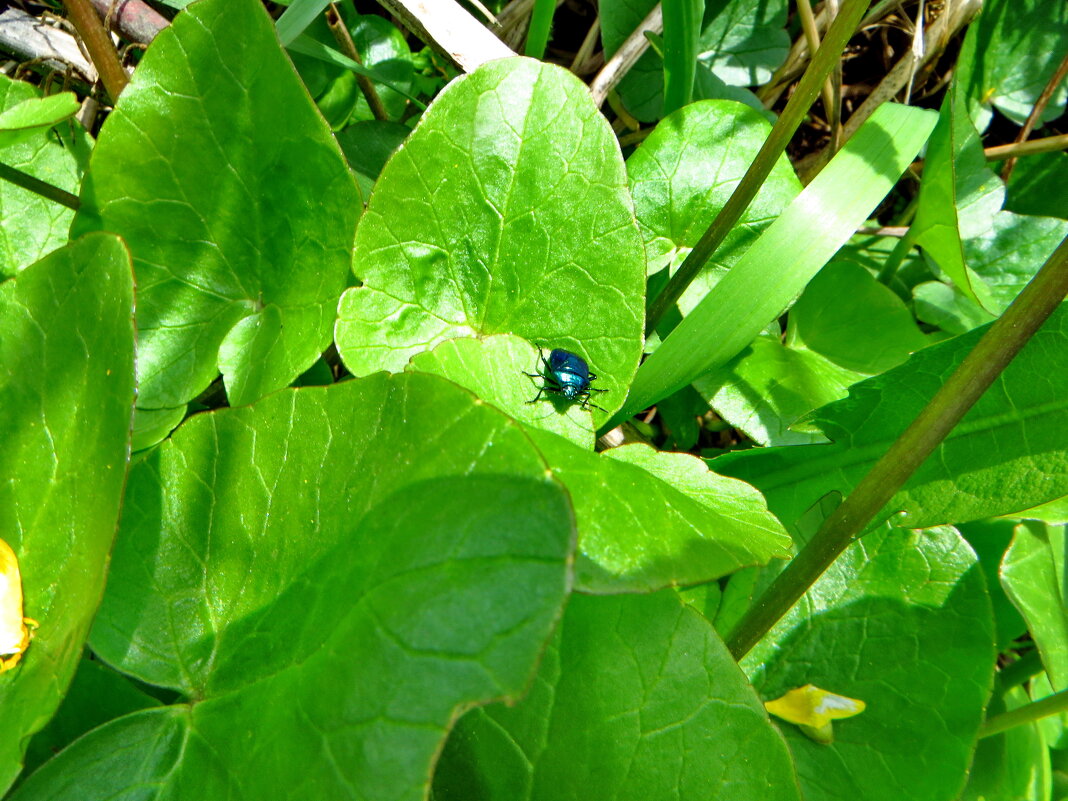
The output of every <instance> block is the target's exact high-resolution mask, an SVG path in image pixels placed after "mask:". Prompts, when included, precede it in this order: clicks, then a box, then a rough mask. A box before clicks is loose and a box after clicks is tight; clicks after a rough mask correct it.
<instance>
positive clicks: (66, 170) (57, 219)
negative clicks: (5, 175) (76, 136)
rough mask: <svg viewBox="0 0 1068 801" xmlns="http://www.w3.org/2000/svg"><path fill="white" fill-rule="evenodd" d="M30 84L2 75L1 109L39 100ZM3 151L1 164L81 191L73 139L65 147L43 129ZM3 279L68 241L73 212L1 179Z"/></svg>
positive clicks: (0, 257)
mask: <svg viewBox="0 0 1068 801" xmlns="http://www.w3.org/2000/svg"><path fill="white" fill-rule="evenodd" d="M36 96H37V95H36V93H35V91H34V89H33V87H32V86H30V85H29V84H27V83H24V82H22V81H12V80H11V79H10V78H8V77H7V76H6V75H0V110H8V109H11V108H14V107H15V106H18V105H20V104H22V103H26V102H28V101H32V100H33V99H34V98H35V97H36ZM31 134H32V135H30V136H25V137H20V141H18V142H16V143H15V144H12V145H10V146H8V147H5V148H3V152H2V153H0V160H2V161H3V163H4V164H7V165H8V166H11V167H14V168H15V169H17V170H21V171H22V172H25V173H28V174H29V175H32V176H33V177H34V178H38V179H40V180H42V181H47V182H48V183H50V184H52V185H53V186H57V187H59V188H60V189H63V190H66V191H67V192H77V191H78V183H79V181H80V180H81V170H80V169H79V167H78V162H77V160H76V157H75V153H74V152H73V146H74V142H73V140H71V139H70V138H69V137H68V138H67V139H65V140H64V144H60V142H57V141H55V140H54V139H51V138H49V136H48V135H47V133H46V132H44V131H31ZM0 215H2V217H3V222H4V224H3V225H2V226H0V278H4V277H7V276H11V275H14V274H15V273H17V272H18V271H19V270H21V269H23V268H25V267H27V266H28V265H30V264H32V263H33V262H35V261H37V260H38V259H39V258H41V257H42V256H44V255H45V254H46V253H48V252H49V251H52V250H54V249H56V248H58V247H60V246H61V245H63V244H64V243H66V241H67V229H68V228H69V227H70V221H71V219H72V218H73V217H74V212H73V211H71V210H70V209H67V208H64V207H63V206H60V205H59V204H57V203H53V202H52V201H51V200H47V199H45V198H43V197H41V196H40V195H37V194H35V193H33V192H30V191H29V190H27V189H23V188H22V187H20V186H16V185H15V184H13V183H10V182H8V181H0Z"/></svg>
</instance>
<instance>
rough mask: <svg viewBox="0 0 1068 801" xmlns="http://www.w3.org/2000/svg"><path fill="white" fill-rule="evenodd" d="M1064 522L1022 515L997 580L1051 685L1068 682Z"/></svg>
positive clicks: (1059, 686) (1058, 687)
mask: <svg viewBox="0 0 1068 801" xmlns="http://www.w3.org/2000/svg"><path fill="white" fill-rule="evenodd" d="M1064 535H1065V527H1064V526H1051V525H1047V524H1045V523H1041V522H1039V521H1037V520H1026V521H1024V522H1022V523H1020V524H1019V525H1018V526H1016V529H1015V532H1014V536H1013V538H1012V544H1011V545H1010V546H1009V549H1008V550H1007V551H1006V552H1005V558H1004V559H1003V560H1002V563H1001V584H1002V586H1003V587H1004V588H1005V593H1006V594H1007V595H1008V596H1009V598H1011V599H1012V602H1013V603H1014V604H1016V608H1017V609H1019V610H1020V614H1022V615H1023V617H1024V620H1026V621H1027V628H1028V630H1029V631H1030V632H1031V637H1032V639H1034V641H1035V644H1036V645H1037V646H1038V651H1039V653H1040V654H1041V655H1042V664H1043V665H1044V666H1045V668H1046V673H1047V674H1048V675H1049V678H1050V682H1051V683H1052V684H1053V687H1054V689H1056V690H1058V691H1059V690H1063V689H1065V688H1068V617H1066V616H1065V611H1064V610H1065V607H1066V605H1068V593H1066V588H1065V586H1064V581H1065V577H1064V569H1065V561H1064V555H1065V554H1064V549H1065V545H1066V542H1065V536H1064Z"/></svg>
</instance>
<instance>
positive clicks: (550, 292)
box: [336, 59, 645, 408]
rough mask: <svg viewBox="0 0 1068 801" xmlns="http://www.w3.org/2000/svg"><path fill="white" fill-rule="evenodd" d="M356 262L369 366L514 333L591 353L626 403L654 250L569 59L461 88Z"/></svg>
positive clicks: (372, 210)
mask: <svg viewBox="0 0 1068 801" xmlns="http://www.w3.org/2000/svg"><path fill="white" fill-rule="evenodd" d="M353 269H354V271H355V273H356V276H357V278H359V279H360V280H361V281H362V282H363V285H362V286H360V287H357V288H353V289H350V290H349V291H348V292H346V293H345V296H344V297H343V298H342V301H341V304H340V308H339V320H338V323H337V330H336V338H337V344H338V350H339V351H340V353H341V356H342V358H343V359H344V361H345V364H346V366H347V367H348V368H349V369H350V370H352V371H353V372H354V373H356V374H357V375H364V374H366V373H368V372H371V371H374V370H379V369H383V368H384V369H389V370H400V369H401V368H403V367H404V365H405V364H406V363H407V361H408V359H409V358H410V357H412V356H413V355H415V354H417V353H420V352H422V351H425V350H429V349H430V348H431V347H433V346H434V345H436V344H437V343H438V342H441V341H442V340H444V339H448V338H452V337H457V336H469V335H472V334H475V335H486V334H500V333H513V334H517V335H519V336H522V337H524V338H526V339H527V340H529V341H531V342H537V343H539V344H544V345H547V346H550V347H563V348H566V349H568V350H570V351H573V352H575V353H578V354H579V355H581V356H583V357H584V358H585V359H586V361H587V362H589V365H590V369H591V370H592V371H593V372H595V373H597V374H599V375H600V376H602V386H603V387H604V388H606V389H608V390H610V391H609V393H608V394H606V395H602V396H601V400H600V401H599V405H602V406H605V407H606V408H615V407H618V406H619V404H620V403H621V402H622V393H623V389H624V387H625V386H626V385H627V383H628V382H629V380H630V377H631V376H632V375H633V373H634V370H635V367H636V366H637V360H638V356H639V353H640V349H641V346H640V339H641V330H642V317H643V312H644V290H643V287H644V276H645V261H644V255H643V252H642V246H641V241H640V239H639V236H638V230H637V226H636V225H635V223H634V216H633V211H632V206H631V201H630V198H629V195H628V193H627V190H626V177H625V174H624V169H623V162H622V158H621V156H620V152H619V146H618V145H617V144H616V141H615V137H614V136H613V135H612V131H611V129H610V127H609V126H608V124H607V122H606V121H605V119H604V117H602V116H601V115H600V113H599V112H598V111H597V109H596V108H594V105H593V103H592V102H591V101H590V98H589V92H588V89H587V88H586V86H584V85H583V84H582V83H580V82H579V81H578V80H577V79H576V78H574V77H573V76H572V75H570V74H569V73H567V72H566V71H564V70H561V69H560V68H558V67H555V66H552V65H547V64H539V63H538V62H534V61H531V60H529V59H506V60H502V61H495V62H490V63H489V64H486V65H484V66H483V67H481V68H479V69H478V70H476V71H475V72H473V73H471V74H470V75H468V76H466V77H464V78H462V79H459V80H457V81H454V82H453V83H452V84H450V85H449V87H448V88H447V89H446V90H445V91H444V92H442V94H441V95H439V96H438V98H437V99H436V100H435V102H434V103H433V104H432V105H431V107H430V108H429V109H428V110H427V112H426V113H425V114H424V116H423V118H422V119H421V121H420V123H419V125H418V126H417V127H416V129H415V130H414V131H413V132H412V135H411V136H410V137H409V139H408V140H407V142H406V143H405V144H404V146H403V147H402V148H401V149H400V150H398V151H397V153H396V154H395V155H394V156H393V158H392V159H390V161H389V163H388V164H387V165H386V167H385V169H384V170H383V171H382V175H381V177H380V178H379V181H378V184H377V185H376V187H375V192H374V195H373V196H372V198H371V202H370V204H369V206H368V209H367V213H366V214H365V216H364V218H363V220H362V221H361V223H360V227H359V231H358V232H357V237H356V255H355V261H354V264H353Z"/></svg>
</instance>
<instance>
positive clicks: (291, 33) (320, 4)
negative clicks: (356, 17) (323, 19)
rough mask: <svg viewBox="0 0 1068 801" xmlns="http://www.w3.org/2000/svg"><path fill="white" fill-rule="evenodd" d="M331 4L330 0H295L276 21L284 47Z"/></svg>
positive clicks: (294, 39)
mask: <svg viewBox="0 0 1068 801" xmlns="http://www.w3.org/2000/svg"><path fill="white" fill-rule="evenodd" d="M328 5H330V0H293V2H292V3H290V5H289V8H287V9H286V10H285V11H284V12H282V16H280V17H279V18H278V22H276V23H275V25H274V27H275V30H277V31H278V38H279V40H281V42H282V47H289V46H290V45H291V44H292V43H293V42H294V41H296V39H297V37H298V36H300V35H301V34H302V33H304V29H305V28H307V27H308V26H309V25H311V24H312V20H314V19H315V18H316V17H317V16H319V15H320V14H322V13H323V10H324V9H325V8H326V7H327V6H328Z"/></svg>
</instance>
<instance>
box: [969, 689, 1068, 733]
mask: <svg viewBox="0 0 1068 801" xmlns="http://www.w3.org/2000/svg"><path fill="white" fill-rule="evenodd" d="M1065 710H1068V690H1061V691H1060V692H1059V693H1054V694H1053V695H1047V696H1046V697H1045V698H1040V699H1039V700H1038V701H1032V702H1031V703H1030V704H1024V705H1023V706H1021V707H1017V708H1016V709H1010V710H1009V711H1008V712H1002V713H1001V714H1000V715H995V716H994V717H992V718H990V720H988V721H987V722H986V723H984V724H983V728H981V729H980V730H979V739H980V740H981V739H983V738H984V737H992V736H993V735H995V734H1000V733H1001V732H1003V731H1005V730H1006V729H1011V728H1014V727H1016V726H1022V725H1023V724H1025V723H1033V722H1034V721H1036V720H1040V719H1042V718H1045V717H1049V716H1050V715H1056V714H1057V713H1058V712H1064V711H1065Z"/></svg>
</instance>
